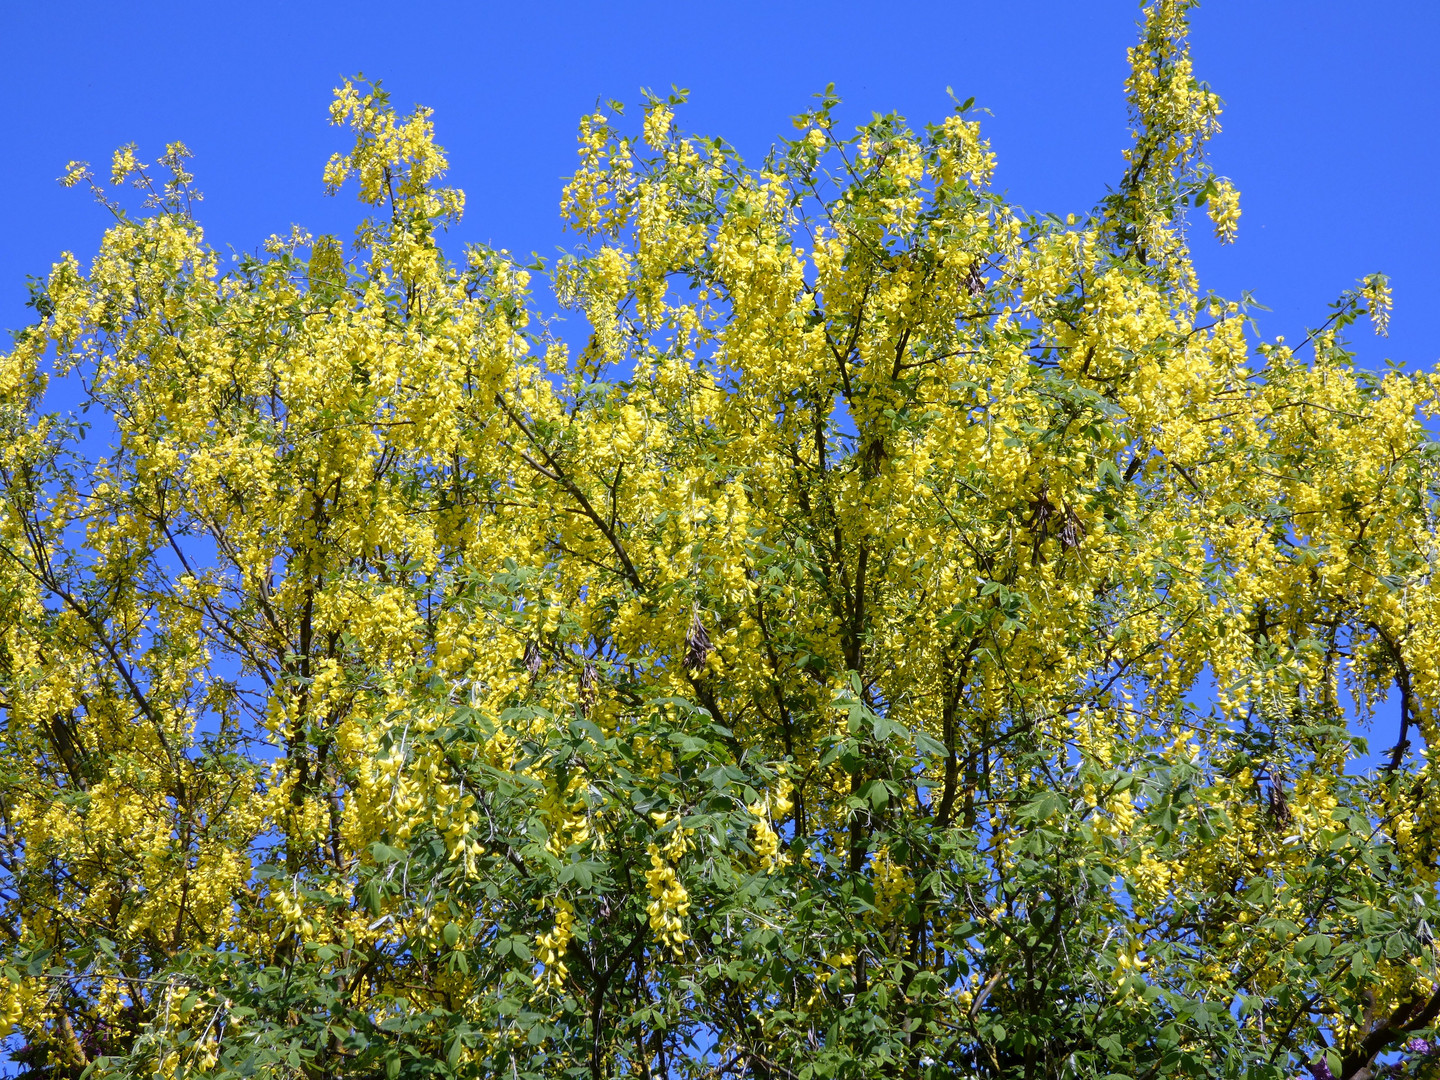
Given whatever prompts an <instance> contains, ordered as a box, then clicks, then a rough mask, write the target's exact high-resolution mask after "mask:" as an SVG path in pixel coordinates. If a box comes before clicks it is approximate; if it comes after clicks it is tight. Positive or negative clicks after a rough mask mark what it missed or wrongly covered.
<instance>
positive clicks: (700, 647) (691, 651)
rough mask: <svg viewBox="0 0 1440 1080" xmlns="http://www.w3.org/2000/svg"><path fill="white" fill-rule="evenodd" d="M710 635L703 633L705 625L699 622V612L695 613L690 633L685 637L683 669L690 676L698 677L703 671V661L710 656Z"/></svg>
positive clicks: (691, 621)
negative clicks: (684, 668)
mask: <svg viewBox="0 0 1440 1080" xmlns="http://www.w3.org/2000/svg"><path fill="white" fill-rule="evenodd" d="M711 648H712V646H711V644H710V635H709V634H707V633H706V632H705V624H704V623H702V622H701V621H700V612H699V611H698V610H697V611H696V612H695V617H694V618H693V619H691V620H690V632H689V633H688V634H686V635H685V667H686V669H687V670H688V671H689V672H690V674H692V675H698V674H699V673H700V672H701V671H703V670H704V669H705V660H706V659H707V658H708V657H709V656H710V650H711Z"/></svg>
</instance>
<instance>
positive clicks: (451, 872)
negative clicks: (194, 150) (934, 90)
mask: <svg viewBox="0 0 1440 1080" xmlns="http://www.w3.org/2000/svg"><path fill="white" fill-rule="evenodd" d="M1187 6H1188V5H1187V4H1186V3H1185V2H1184V0H1156V2H1155V3H1154V4H1153V5H1152V6H1151V7H1150V8H1148V9H1146V11H1145V13H1144V21H1143V25H1142V29H1141V37H1140V41H1139V43H1138V44H1137V45H1136V47H1135V48H1134V49H1132V50H1131V52H1130V66H1131V73H1130V76H1129V80H1128V82H1127V85H1126V89H1127V93H1128V100H1129V104H1130V114H1131V120H1132V127H1133V131H1132V136H1133V142H1132V144H1131V146H1130V149H1129V150H1128V151H1127V153H1126V157H1125V161H1124V167H1123V173H1122V175H1121V176H1120V178H1119V180H1118V182H1117V185H1116V186H1115V188H1114V189H1113V190H1112V191H1111V192H1110V193H1109V194H1107V195H1106V196H1105V197H1104V198H1103V199H1102V200H1101V201H1100V202H1099V203H1098V204H1097V205H1096V207H1095V209H1094V210H1093V212H1092V213H1090V214H1089V215H1086V216H1083V217H1080V218H1076V217H1073V216H1072V217H1068V218H1064V219H1062V218H1058V217H1052V216H1033V215H1029V214H1026V213H1024V212H1022V211H1020V210H1019V209H1017V208H1016V207H1014V206H1012V205H1009V204H1008V203H1007V202H1006V201H1005V200H1004V199H1003V198H1002V197H1001V196H1000V195H999V194H998V193H997V192H996V191H995V190H993V189H992V187H991V186H989V178H990V175H991V171H992V167H993V163H994V158H993V156H992V154H991V152H990V150H989V148H988V145H987V144H986V143H985V142H984V141H983V139H982V137H981V134H980V129H979V125H978V123H977V122H976V121H975V120H974V119H972V118H971V113H970V112H969V110H968V105H967V106H961V107H959V108H957V109H956V110H955V111H954V112H953V114H952V115H950V116H948V117H947V118H945V119H944V120H943V122H941V123H939V124H937V125H935V126H932V127H928V128H926V129H925V130H924V131H923V132H916V131H914V130H912V129H911V128H909V127H907V126H906V124H905V122H904V121H903V120H902V119H901V118H899V117H897V116H886V117H880V118H877V119H875V120H873V121H872V122H870V123H868V124H865V125H864V126H863V127H861V128H859V129H858V131H856V132H855V133H854V134H853V135H852V134H844V133H842V132H840V131H838V130H837V129H836V126H835V124H834V122H833V120H832V118H833V116H834V113H835V108H836V105H837V102H836V99H835V98H834V96H833V95H832V94H829V93H827V94H825V95H823V96H822V97H821V98H820V100H819V103H818V104H817V106H816V107H815V108H814V109H813V110H812V111H810V112H808V113H806V114H804V115H802V116H800V117H798V118H796V128H797V134H796V136H795V138H794V140H793V141H787V142H784V143H782V144H780V145H778V146H777V147H776V148H775V150H774V151H773V152H772V153H771V154H770V156H769V157H767V158H766V160H765V161H764V163H763V164H762V165H760V166H759V167H747V166H745V165H743V164H742V163H741V161H740V160H739V158H738V157H737V156H736V154H735V153H734V151H733V150H732V149H731V148H729V147H728V146H727V145H726V144H725V143H723V142H721V141H719V140H715V139H709V138H698V137H690V136H686V135H683V134H682V133H680V131H679V130H678V129H677V128H676V126H675V109H676V107H677V106H678V105H679V104H680V98H681V97H682V96H683V95H680V94H677V95H675V96H673V97H670V98H667V99H661V98H658V97H653V96H652V97H650V98H648V99H647V100H646V102H645V104H644V109H643V123H641V124H639V125H637V128H638V130H637V131H635V132H633V133H630V134H627V133H626V129H625V121H624V120H623V118H621V117H620V116H618V114H617V113H616V112H615V111H612V112H611V113H608V114H607V113H604V112H597V113H596V114H595V115H591V116H587V117H585V118H584V119H583V120H582V122H581V128H580V159H579V166H578V170H577V172H576V173H575V175H574V177H573V178H572V179H571V180H570V182H569V183H568V185H567V186H566V187H565V189H564V193H563V197H562V211H563V213H564V214H565V215H566V217H567V219H568V221H569V223H570V224H571V225H572V226H573V228H574V229H575V230H576V232H577V234H578V245H579V247H578V252H577V254H575V255H573V256H567V257H564V258H561V259H559V260H557V261H556V262H554V263H553V265H551V266H549V267H548V268H545V267H539V266H536V267H530V268H528V269H527V268H523V267H521V266H520V265H518V264H517V263H516V261H515V260H513V259H512V258H510V257H509V256H508V255H507V254H506V253H505V252H502V251H495V250H489V249H486V248H482V247H475V248H471V249H469V250H468V251H467V252H466V254H465V256H464V258H463V260H462V261H461V262H459V263H458V264H457V263H455V262H452V261H449V260H447V258H446V256H445V254H444V253H443V251H442V249H441V247H440V245H439V242H438V241H439V237H440V232H441V230H443V228H444V226H445V225H446V223H447V222H450V221H453V220H454V219H456V218H458V217H459V215H460V213H461V210H462V207H463V199H462V196H461V194H460V193H459V192H458V191H456V190H453V189H450V188H446V187H444V186H442V185H441V179H442V175H443V172H444V168H445V158H444V156H443V154H442V152H441V151H440V149H439V148H438V147H437V145H436V144H435V142H434V141H433V137H432V127H431V122H430V119H429V114H428V113H427V112H425V111H424V110H420V111H417V112H415V113H413V114H411V115H409V116H408V117H407V116H402V115H401V114H398V113H397V112H396V111H395V109H394V108H393V107H392V106H391V104H390V103H389V101H388V99H387V98H386V96H385V95H384V94H383V93H382V92H381V91H380V90H379V89H378V88H377V87H374V86H370V85H365V84H352V83H347V84H346V85H345V86H343V87H342V88H341V89H340V90H339V91H337V94H336V97H335V101H334V105H333V107H332V111H331V117H332V119H333V120H334V121H335V123H336V124H339V125H346V126H348V128H349V130H350V131H351V132H352V133H353V135H354V143H353V148H352V149H350V150H349V152H348V153H344V154H338V155H336V156H335V157H334V158H333V159H332V160H331V162H330V164H329V165H328V166H327V168H326V171H325V182H326V183H327V185H328V186H329V188H330V189H331V190H333V191H338V190H339V189H341V188H342V187H346V186H348V185H351V184H355V185H357V186H358V190H359V197H360V200H361V202H362V203H363V204H364V206H365V207H366V208H367V209H366V211H365V212H366V213H367V214H369V215H370V216H368V217H367V218H366V219H365V220H364V221H363V222H362V223H361V224H360V226H359V227H358V230H357V231H356V233H355V237H354V243H353V246H342V245H341V244H340V243H339V242H338V241H337V240H335V239H333V238H329V237H318V238H313V239H312V238H310V237H308V236H306V235H304V234H303V233H299V232H296V233H293V234H292V235H290V236H289V237H288V238H275V239H273V240H272V242H271V243H270V244H269V245H268V246H267V247H266V248H265V249H264V251H263V252H260V253H257V254H255V255H254V256H246V257H244V258H242V259H240V260H238V261H236V262H233V263H232V262H228V261H222V260H221V258H220V257H219V256H218V255H217V254H216V253H215V251H214V249H212V248H211V247H209V246H207V244H206V242H205V240H204V238H203V236H202V233H201V229H200V225H199V224H198V222H197V220H196V217H195V216H194V214H193V213H192V206H191V203H192V200H193V195H194V193H193V189H192V180H191V177H190V176H189V175H188V173H187V172H186V167H185V153H184V150H183V147H180V146H178V145H176V146H172V147H171V148H169V149H168V150H167V152H166V154H165V156H164V157H163V158H162V159H161V160H160V162H159V163H158V165H156V166H154V167H142V166H141V165H140V164H139V162H138V160H137V158H136V151H135V150H134V148H125V149H122V150H121V151H120V152H119V153H117V155H116V157H115V161H114V164H113V169H112V171H111V174H110V176H109V177H108V178H105V179H108V181H109V182H108V183H105V182H102V180H97V179H95V178H94V177H92V176H91V175H90V174H89V172H88V171H87V170H86V169H85V168H84V166H82V165H78V164H77V165H75V166H73V167H72V169H71V170H70V172H69V173H68V175H67V180H68V181H69V182H70V183H72V184H86V183H88V184H89V185H90V186H91V187H93V188H94V189H95V191H96V192H97V193H98V194H99V195H100V196H101V198H102V201H103V202H104V203H105V205H106V206H108V207H109V208H110V209H111V211H113V213H114V215H115V220H114V223H113V225H111V227H110V228H109V229H108V231H107V232H106V233H105V235H104V239H103V241H102V242H101V245H100V249H99V254H98V255H97V256H96V258H95V259H94V261H93V263H92V264H91V265H90V267H89V269H88V270H85V269H82V267H81V266H80V265H79V263H78V262H77V260H76V259H74V258H73V257H70V256H66V257H64V258H62V259H61V261H60V262H59V263H57V264H56V265H55V267H54V269H53V271H52V272H51V274H50V275H49V277H48V279H47V280H45V281H44V282H43V283H38V284H37V285H36V286H35V290H34V297H33V306H34V308H35V310H36V313H37V318H38V321H37V322H36V324H35V325H34V326H32V327H30V328H29V329H26V330H24V331H23V332H21V333H20V334H19V335H18V336H17V338H16V341H15V344H14V346H13V348H12V349H11V350H10V351H9V352H8V353H6V354H4V355H3V356H0V426H3V436H0V715H3V719H4V728H3V740H4V741H3V758H0V761H3V773H0V816H3V821H0V898H3V912H0V938H3V943H0V961H3V980H0V1008H3V1013H4V1016H3V1020H4V1023H5V1024H7V1025H9V1026H10V1027H11V1029H12V1034H11V1036H10V1041H9V1046H10V1047H11V1051H12V1062H14V1063H16V1065H15V1066H14V1067H17V1068H20V1069H22V1070H25V1071H28V1074H29V1075H36V1076H47V1077H64V1076H70V1077H77V1076H89V1077H97V1078H98V1077H142V1076H143V1077H153V1076H161V1077H167V1078H168V1077H176V1078H178V1077H192V1076H202V1075H203V1076H214V1077H249V1076H264V1077H314V1078H319V1077H355V1078H359V1077H374V1078H380V1077H385V1078H388V1080H396V1078H399V1077H407V1078H418V1077H435V1078H441V1077H496V1078H499V1077H512V1078H515V1080H523V1078H541V1077H546V1078H550V1077H587V1078H600V1077H621V1076H625V1077H644V1078H656V1080H658V1078H660V1077H674V1078H679V1077H690V1078H699V1077H711V1078H717V1080H718V1078H722V1077H736V1078H741V1077H748V1078H755V1080H761V1078H763V1080H812V1078H815V1080H818V1078H824V1077H837V1078H839V1077H851V1078H870V1077H889V1076H894V1077H915V1078H942V1077H976V1076H979V1077H1017V1078H1025V1080H1032V1078H1039V1077H1047V1078H1048V1077H1056V1078H1059V1077H1076V1078H1080V1077H1104V1076H1113V1077H1128V1078H1146V1080H1148V1078H1160V1077H1254V1078H1282V1077H1286V1078H1288V1077H1295V1076H1303V1075H1310V1074H1313V1075H1314V1076H1316V1077H1325V1076H1333V1077H1346V1078H1360V1077H1371V1076H1377V1075H1380V1074H1382V1073H1384V1074H1386V1075H1407V1076H1410V1075H1413V1076H1435V1075H1437V1071H1440V1059H1437V1056H1436V1055H1435V1054H1434V1053H1433V1052H1432V1051H1431V1048H1430V1043H1429V1042H1428V1040H1429V1039H1432V1038H1433V1037H1434V1033H1435V1026H1436V1020H1437V1013H1440V972H1437V961H1440V955H1437V946H1436V944H1435V940H1434V935H1433V928H1434V927H1435V926H1436V925H1437V924H1440V919H1437V893H1436V873H1437V872H1436V858H1437V840H1440V810H1437V806H1440V802H1437V800H1440V786H1437V780H1436V776H1435V773H1434V770H1433V768H1432V767H1431V766H1430V765H1429V764H1427V762H1426V759H1425V747H1426V746H1431V745H1434V743H1435V739H1436V737H1437V735H1440V731H1437V724H1440V717H1437V712H1436V709H1437V705H1440V582H1437V580H1436V579H1435V577H1434V573H1435V570H1436V564H1437V559H1440V550H1437V545H1440V541H1437V537H1436V510H1437V502H1440V469H1437V466H1440V459H1437V451H1436V444H1435V442H1434V441H1433V440H1432V439H1431V438H1430V436H1429V435H1428V434H1427V431H1426V428H1425V423H1426V418H1427V416H1432V415H1433V414H1434V410H1435V407H1436V401H1437V391H1440V376H1437V374H1435V373H1419V372H1415V373H1407V372H1406V371H1404V370H1401V369H1399V368H1395V369H1391V370H1388V371H1386V372H1384V373H1383V374H1377V373H1375V372H1372V371H1369V370H1363V369H1360V368H1357V367H1356V366H1355V365H1354V364H1353V363H1352V356H1351V353H1350V352H1349V351H1347V348H1346V346H1345V344H1344V340H1343V337H1342V334H1343V331H1344V329H1345V327H1346V326H1347V325H1349V324H1351V323H1353V322H1354V321H1355V320H1356V319H1357V318H1358V317H1360V316H1362V315H1367V314H1368V316H1369V317H1370V318H1371V319H1372V320H1373V321H1374V323H1375V325H1376V327H1377V329H1383V327H1384V321H1385V316H1386V314H1387V313H1388V309H1389V292H1388V289H1387V287H1386V284H1385V281H1384V279H1383V278H1382V277H1380V276H1378V275H1376V276H1372V277H1369V278H1366V279H1364V280H1363V281H1362V282H1361V284H1360V285H1359V286H1358V287H1357V288H1356V289H1355V290H1353V291H1352V292H1349V293H1347V294H1345V295H1344V296H1343V297H1341V298H1340V300H1339V301H1338V302H1337V304H1336V305H1335V307H1334V308H1333V310H1332V311H1331V312H1330V313H1329V316H1328V318H1326V319H1325V320H1324V321H1323V322H1321V323H1320V325H1319V327H1318V328H1317V329H1316V330H1315V331H1313V332H1312V333H1311V334H1310V335H1309V337H1308V338H1307V339H1306V341H1305V342H1303V343H1301V344H1299V345H1293V346H1292V345H1290V344H1287V343H1285V342H1283V341H1279V340H1276V341H1270V342H1265V341H1262V340H1260V339H1259V337H1258V335H1257V334H1256V333H1255V331H1254V330H1253V328H1252V326H1251V324H1249V323H1248V322H1247V319H1246V312H1245V308H1244V307H1243V306H1242V305H1240V304H1237V303H1235V302H1227V301H1226V300H1223V299H1221V298H1218V297H1216V296H1215V295H1213V294H1211V293H1209V292H1206V291H1203V290H1202V288H1201V286H1200V284H1199V282H1198V280H1197V276H1196V273H1195V270H1194V268H1193V265H1192V262H1191V259H1190V254H1189V248H1188V246H1187V244H1188V241H1187V229H1188V228H1189V227H1190V225H1191V224H1193V221H1192V218H1193V217H1194V216H1198V210H1199V209H1203V210H1205V211H1206V212H1208V215H1209V217H1210V218H1211V219H1213V225H1214V228H1215V229H1216V231H1217V232H1218V234H1219V236H1220V238H1221V239H1222V240H1228V239H1231V238H1233V236H1234V235H1235V230H1236V225H1237V221H1238V217H1239V205H1238V197H1237V195H1236V192H1235V189H1234V187H1233V186H1232V185H1231V184H1230V183H1229V182H1228V181H1227V180H1225V179H1224V178H1221V177H1218V176H1216V175H1215V174H1214V173H1213V171H1212V169H1211V167H1210V166H1209V165H1208V164H1207V162H1206V158H1205V156H1204V153H1203V149H1204V146H1205V143H1206V141H1207V139H1209V138H1210V137H1211V136H1212V135H1213V134H1214V133H1215V132H1216V131H1217V130H1218V124H1217V117H1218V115H1219V103H1218V99H1217V98H1216V96H1215V95H1214V94H1213V93H1212V92H1211V91H1210V90H1209V89H1208V88H1207V87H1206V86H1205V85H1204V84H1203V83H1200V82H1198V81H1197V79H1196V78H1195V76H1194V74H1193V72H1192V69H1191V62H1190V58H1189V53H1188V50H1187V46H1186V15H1187V13H1186V8H1187ZM131 187H133V188H136V189H138V191H139V194H138V195H137V194H135V193H134V192H128V193H127V189H129V188H131ZM127 200H128V203H127ZM140 204H143V205H140ZM127 205H128V207H129V208H128V209H127ZM542 270H543V271H544V272H545V276H546V279H547V280H548V282H549V284H550V285H551V286H552V287H553V290H554V296H555V299H556V301H557V302H558V304H559V306H560V308H561V309H562V310H563V311H565V312H568V313H569V315H568V318H569V319H570V322H568V323H566V324H564V326H565V328H566V330H567V333H566V335H565V336H563V337H562V336H561V335H560V334H559V332H558V331H559V328H560V326H561V324H559V323H557V322H555V321H554V320H553V317H552V318H551V319H547V318H545V317H542V315H541V314H540V312H541V311H543V310H544V309H543V307H541V306H537V305H538V301H537V300H535V299H534V298H533V297H532V289H533V287H534V285H535V283H536V281H537V280H539V279H538V278H537V277H536V276H535V275H536V273H537V272H538V271H542ZM577 323H578V324H580V325H583V326H584V327H585V330H583V331H581V332H580V333H579V334H578V335H577V334H574V333H571V332H569V331H570V330H571V328H573V326H574V325H575V324H577ZM587 338H588V344H585V345H584V347H583V348H580V347H576V348H569V347H567V345H566V344H565V342H566V341H567V340H568V341H572V342H574V343H576V344H577V345H578V343H579V342H581V341H585V340H587ZM67 395H68V396H67ZM77 398H78V399H81V400H83V405H84V408H83V409H80V408H78V407H76V408H73V409H71V410H69V411H62V410H60V408H59V405H58V404H57V402H63V401H71V402H73V401H75V400H77ZM1387 699H1388V700H1389V701H1391V702H1398V706H1399V721H1398V730H1394V729H1393V728H1392V726H1391V725H1390V724H1388V723H1387V724H1386V725H1385V727H1384V729H1383V730H1379V731H1376V732H1375V735H1376V736H1377V738H1379V739H1380V740H1381V743H1382V744H1383V745H1385V746H1387V747H1393V748H1391V749H1387V750H1386V751H1385V752H1384V754H1383V755H1382V756H1381V757H1380V759H1379V762H1378V765H1377V766H1376V767H1374V768H1372V769H1371V770H1370V771H1364V770H1363V769H1361V768H1359V767H1358V766H1357V762H1358V761H1359V760H1360V759H1361V758H1362V756H1363V754H1364V752H1365V751H1364V748H1363V746H1362V741H1361V740H1360V739H1359V738H1358V737H1356V736H1354V735H1353V734H1352V726H1351V725H1352V721H1356V720H1357V719H1358V722H1360V723H1364V722H1365V721H1366V720H1367V719H1368V718H1369V717H1371V716H1373V714H1374V710H1375V707H1376V705H1377V703H1379V702H1381V701H1385V700H1387Z"/></svg>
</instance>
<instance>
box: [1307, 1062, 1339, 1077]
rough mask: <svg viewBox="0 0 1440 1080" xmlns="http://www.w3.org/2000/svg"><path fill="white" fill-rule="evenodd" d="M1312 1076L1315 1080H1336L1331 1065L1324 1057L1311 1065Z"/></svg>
mask: <svg viewBox="0 0 1440 1080" xmlns="http://www.w3.org/2000/svg"><path fill="white" fill-rule="evenodd" d="M1309 1068H1310V1075H1311V1076H1313V1077H1314V1078H1315V1080H1335V1074H1334V1073H1332V1072H1331V1071H1330V1065H1329V1063H1328V1062H1327V1061H1326V1060H1325V1059H1324V1058H1323V1057H1322V1058H1317V1059H1316V1060H1314V1061H1312V1062H1311V1063H1310V1066H1309Z"/></svg>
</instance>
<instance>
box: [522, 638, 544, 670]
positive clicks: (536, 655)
mask: <svg viewBox="0 0 1440 1080" xmlns="http://www.w3.org/2000/svg"><path fill="white" fill-rule="evenodd" d="M541 663H542V661H541V659H540V646H539V645H537V644H536V643H535V642H533V641H527V642H526V643H525V670H526V671H528V672H530V674H531V675H538V674H540V665H541Z"/></svg>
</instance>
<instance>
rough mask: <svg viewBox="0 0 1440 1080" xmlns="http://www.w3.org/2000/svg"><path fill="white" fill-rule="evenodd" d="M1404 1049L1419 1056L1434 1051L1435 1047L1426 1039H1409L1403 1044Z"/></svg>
mask: <svg viewBox="0 0 1440 1080" xmlns="http://www.w3.org/2000/svg"><path fill="white" fill-rule="evenodd" d="M1405 1049H1406V1050H1409V1051H1410V1053H1412V1054H1419V1055H1420V1056H1421V1057H1426V1056H1428V1055H1429V1054H1432V1053H1434V1052H1435V1048H1434V1047H1433V1046H1431V1045H1430V1043H1429V1041H1428V1040H1426V1039H1411V1040H1410V1041H1409V1042H1407V1043H1406V1044H1405Z"/></svg>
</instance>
